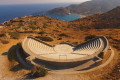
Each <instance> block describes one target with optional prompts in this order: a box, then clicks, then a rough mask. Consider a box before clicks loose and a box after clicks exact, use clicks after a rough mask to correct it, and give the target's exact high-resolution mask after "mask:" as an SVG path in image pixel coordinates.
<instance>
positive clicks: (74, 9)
mask: <svg viewBox="0 0 120 80" xmlns="http://www.w3.org/2000/svg"><path fill="white" fill-rule="evenodd" d="M119 5H120V0H91V1H87V2H84V3H82V4H74V5H70V6H68V7H65V8H61V7H60V8H55V9H52V10H50V11H48V12H46V13H47V14H69V12H70V13H72V14H80V15H86V16H88V15H92V14H98V13H99V14H101V13H104V12H107V11H109V10H111V9H113V8H115V7H117V6H119Z"/></svg>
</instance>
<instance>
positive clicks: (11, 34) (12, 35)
mask: <svg viewBox="0 0 120 80" xmlns="http://www.w3.org/2000/svg"><path fill="white" fill-rule="evenodd" d="M8 34H9V35H10V37H11V38H13V39H18V37H19V36H20V33H19V32H9V33H8Z"/></svg>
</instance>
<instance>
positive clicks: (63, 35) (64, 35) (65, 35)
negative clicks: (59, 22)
mask: <svg viewBox="0 0 120 80" xmlns="http://www.w3.org/2000/svg"><path fill="white" fill-rule="evenodd" d="M59 36H61V37H68V35H67V34H64V33H62V34H60V35H59Z"/></svg>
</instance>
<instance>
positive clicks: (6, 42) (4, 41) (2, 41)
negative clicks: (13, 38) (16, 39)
mask: <svg viewBox="0 0 120 80" xmlns="http://www.w3.org/2000/svg"><path fill="white" fill-rule="evenodd" d="M0 41H1V43H2V44H8V43H9V41H7V40H0Z"/></svg>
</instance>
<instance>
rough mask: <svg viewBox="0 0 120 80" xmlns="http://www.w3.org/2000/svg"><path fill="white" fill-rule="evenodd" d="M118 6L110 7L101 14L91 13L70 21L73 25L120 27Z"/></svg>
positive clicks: (98, 27)
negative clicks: (110, 8)
mask: <svg viewBox="0 0 120 80" xmlns="http://www.w3.org/2000/svg"><path fill="white" fill-rule="evenodd" d="M119 14H120V7H117V8H115V9H112V10H111V11H108V12H106V13H103V14H96V15H92V16H89V17H86V18H83V19H78V20H74V21H72V22H70V23H71V24H72V25H74V26H79V27H80V26H83V27H84V28H96V29H100V28H102V29H104V28H120V15H119Z"/></svg>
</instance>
